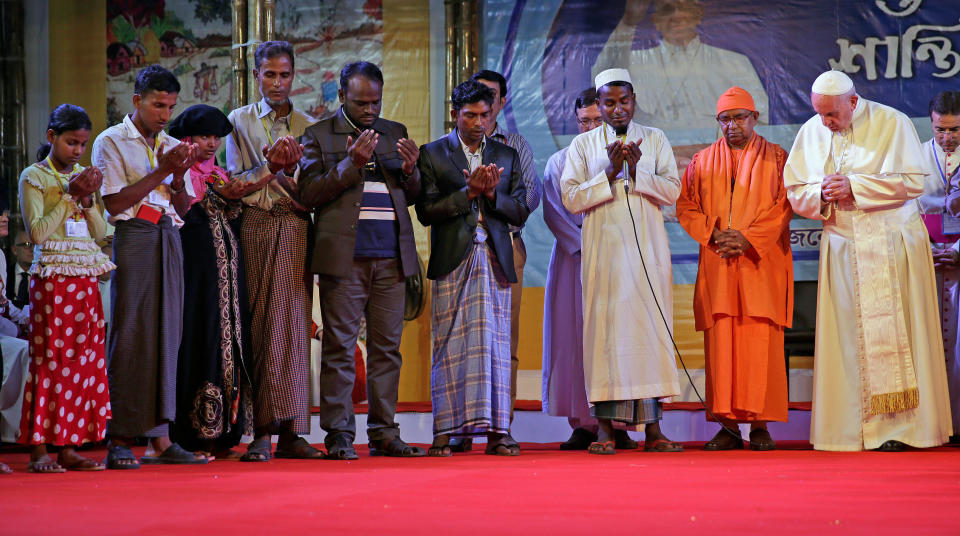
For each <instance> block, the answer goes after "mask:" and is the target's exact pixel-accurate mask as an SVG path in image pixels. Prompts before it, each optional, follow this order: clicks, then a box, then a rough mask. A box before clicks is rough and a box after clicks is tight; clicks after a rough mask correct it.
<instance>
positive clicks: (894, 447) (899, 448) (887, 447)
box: [876, 439, 907, 452]
mask: <svg viewBox="0 0 960 536" xmlns="http://www.w3.org/2000/svg"><path fill="white" fill-rule="evenodd" d="M876 450H878V451H879V452H903V451H905V450H907V444H906V443H903V442H901V441H897V440H896V439H891V440H889V441H884V442H883V444H882V445H880V447H878V448H877V449H876Z"/></svg>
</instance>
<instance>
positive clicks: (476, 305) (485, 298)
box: [430, 226, 510, 435]
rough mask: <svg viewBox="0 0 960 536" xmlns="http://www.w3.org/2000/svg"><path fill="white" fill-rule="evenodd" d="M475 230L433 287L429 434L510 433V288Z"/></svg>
mask: <svg viewBox="0 0 960 536" xmlns="http://www.w3.org/2000/svg"><path fill="white" fill-rule="evenodd" d="M486 238H487V233H486V230H485V229H484V228H483V227H482V226H480V227H477V231H476V235H475V236H474V243H473V246H472V247H471V249H470V251H469V253H468V254H467V258H466V259H464V261H463V262H461V263H460V266H458V267H457V268H456V269H455V270H454V271H453V272H451V273H449V274H447V275H445V276H443V277H440V278H438V279H437V280H436V281H435V282H434V296H433V365H432V368H431V371H430V384H431V389H430V391H431V399H432V401H433V433H434V435H440V434H450V435H476V434H482V433H486V432H498V433H507V431H508V430H509V428H510V283H509V282H508V281H507V278H506V276H505V275H504V273H503V269H502V268H501V267H500V264H499V262H497V257H496V254H495V253H494V251H493V248H491V247H489V246H488V245H487V244H486Z"/></svg>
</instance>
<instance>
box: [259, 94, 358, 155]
mask: <svg viewBox="0 0 960 536" xmlns="http://www.w3.org/2000/svg"><path fill="white" fill-rule="evenodd" d="M290 106H291V108H290V114H288V115H293V105H292V104H291V105H290ZM262 111H263V110H262V109H261V108H260V103H259V102H258V103H257V112H262ZM274 113H276V112H274ZM273 123H274V124H276V123H277V120H276V119H274V120H273ZM260 124H262V125H263V133H264V134H266V135H267V141H269V142H270V146H271V147H273V144H274V141H273V136H272V135H270V127H268V126H267V116H263V117H261V118H260ZM353 128H357V127H353Z"/></svg>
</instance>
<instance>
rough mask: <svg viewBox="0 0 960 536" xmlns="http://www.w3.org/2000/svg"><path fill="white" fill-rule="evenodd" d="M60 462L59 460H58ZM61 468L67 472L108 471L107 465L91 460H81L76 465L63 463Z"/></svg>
mask: <svg viewBox="0 0 960 536" xmlns="http://www.w3.org/2000/svg"><path fill="white" fill-rule="evenodd" d="M57 461H58V462H59V460H57ZM60 466H61V467H63V468H64V469H66V470H67V471H105V470H106V469H107V466H106V465H103V464H102V463H100V462H95V461H93V460H91V459H90V458H80V459H79V460H77V461H76V462H74V463H70V464H67V463H61V464H60Z"/></svg>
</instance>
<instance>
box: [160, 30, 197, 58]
mask: <svg viewBox="0 0 960 536" xmlns="http://www.w3.org/2000/svg"><path fill="white" fill-rule="evenodd" d="M196 52H197V45H196V44H195V43H194V42H193V41H191V40H190V39H188V38H187V37H186V36H184V35H183V34H180V33H177V32H166V33H164V34H163V36H161V37H160V56H161V57H163V58H174V57H177V56H189V55H191V54H194V53H196Z"/></svg>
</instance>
